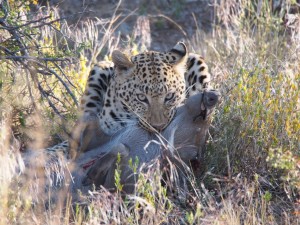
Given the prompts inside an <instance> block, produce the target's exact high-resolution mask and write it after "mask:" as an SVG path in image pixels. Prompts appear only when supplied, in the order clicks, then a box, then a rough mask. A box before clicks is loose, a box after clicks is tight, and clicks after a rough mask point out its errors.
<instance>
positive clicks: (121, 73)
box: [81, 42, 211, 135]
mask: <svg viewBox="0 0 300 225" xmlns="http://www.w3.org/2000/svg"><path fill="white" fill-rule="evenodd" d="M112 61H113V62H112V63H105V64H104V63H101V64H98V65H96V66H95V67H94V68H93V69H92V70H91V72H90V75H89V78H88V81H87V86H86V91H85V93H84V96H83V97H82V100H81V110H82V111H83V112H84V114H94V115H95V114H97V115H99V124H100V127H101V129H102V130H103V131H104V132H105V133H106V134H108V135H112V134H114V133H116V132H117V131H118V130H120V129H122V128H123V127H125V126H128V124H130V123H132V122H139V124H140V125H141V126H142V127H144V128H145V129H147V130H149V131H151V132H153V131H162V130H163V129H164V128H166V126H167V125H168V124H169V123H170V121H171V120H172V118H173V116H174V114H175V112H176V108H177V107H178V106H179V105H181V104H182V103H183V102H184V100H185V99H186V98H188V97H190V96H192V95H194V94H196V93H198V92H200V91H202V90H203V89H205V88H208V86H209V83H210V80H211V76H210V73H209V72H208V66H207V64H206V63H205V61H204V59H203V58H202V57H201V56H200V55H197V54H194V53H188V52H187V47H186V46H185V44H184V43H182V42H180V43H178V44H177V45H175V46H174V47H173V48H172V49H171V50H170V51H168V52H155V51H149V52H145V53H141V54H138V55H135V56H132V57H131V58H129V57H128V56H127V55H125V54H124V53H122V52H121V51H119V50H115V51H114V52H113V53H112Z"/></svg>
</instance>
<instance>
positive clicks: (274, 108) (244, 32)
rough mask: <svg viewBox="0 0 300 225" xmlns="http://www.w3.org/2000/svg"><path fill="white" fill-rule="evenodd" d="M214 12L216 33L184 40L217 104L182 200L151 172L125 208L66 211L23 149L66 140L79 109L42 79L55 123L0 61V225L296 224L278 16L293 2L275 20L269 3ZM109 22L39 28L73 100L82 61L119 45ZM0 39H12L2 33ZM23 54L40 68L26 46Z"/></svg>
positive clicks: (290, 31) (21, 73) (121, 203)
mask: <svg viewBox="0 0 300 225" xmlns="http://www.w3.org/2000/svg"><path fill="white" fill-rule="evenodd" d="M10 2H13V1H10ZM218 2H219V3H218V4H217V3H215V5H214V7H215V21H216V23H215V26H214V29H213V31H212V33H210V34H203V32H201V31H200V30H197V31H196V32H195V34H194V36H193V37H192V38H191V39H190V40H187V41H188V42H189V43H190V46H192V48H193V49H194V50H195V51H196V52H198V53H202V54H204V56H205V58H206V61H207V62H208V64H209V65H210V68H211V73H212V74H213V76H214V81H213V83H214V86H215V87H217V88H219V89H220V91H221V92H222V95H223V99H222V102H221V104H220V105H219V107H218V109H217V111H216V113H215V117H214V121H213V124H212V128H211V131H210V138H209V142H208V145H207V150H206V152H205V164H204V165H203V168H205V172H204V173H203V174H201V175H197V177H193V178H191V179H190V181H191V184H192V185H190V186H191V187H193V188H190V193H189V194H188V198H187V199H188V200H187V201H185V202H182V201H178V199H177V196H176V195H172V194H170V191H169V189H168V188H167V187H168V186H163V185H162V184H161V182H160V180H161V178H162V176H163V175H162V174H161V171H160V170H155V169H154V170H153V171H152V172H151V173H148V174H144V175H140V179H139V183H138V186H137V190H138V191H137V193H135V194H134V195H130V196H127V197H126V198H122V196H121V194H120V192H117V193H109V192H107V191H106V190H104V189H101V190H97V191H93V192H90V193H89V195H88V196H84V198H83V200H81V201H80V204H73V203H72V200H71V199H70V196H69V195H68V193H67V191H66V190H64V188H61V189H63V190H61V191H58V190H56V189H57V187H56V186H55V185H54V186H53V187H51V185H50V184H51V182H50V180H49V178H50V177H51V176H50V177H49V176H48V177H47V176H46V177H45V175H44V171H43V168H39V169H40V170H41V171H32V172H33V173H31V172H30V173H28V171H27V170H26V169H25V165H24V161H23V159H22V156H21V153H20V151H19V150H20V149H22V145H21V144H20V143H26V145H27V146H34V147H36V148H39V147H44V146H47V145H48V144H49V142H51V139H50V138H49V137H56V138H58V139H64V138H65V137H66V136H67V135H66V134H65V132H63V130H64V129H65V130H68V129H70V127H71V126H72V124H73V123H74V121H75V119H76V106H75V104H74V102H72V98H71V97H70V96H69V93H67V92H66V90H65V89H64V86H63V83H62V82H58V80H57V78H56V77H55V76H54V75H53V74H52V75H51V76H49V75H48V76H47V75H45V74H38V75H37V78H38V82H39V83H40V84H41V85H42V87H43V88H44V90H45V91H46V92H49V93H50V95H49V96H51V98H50V100H51V101H52V103H53V104H54V105H55V107H56V109H57V110H58V111H59V113H60V115H61V116H57V115H56V114H55V113H53V110H52V109H51V108H49V101H47V99H46V98H45V96H43V98H42V97H41V95H40V94H41V93H40V91H39V89H38V88H37V86H36V85H33V84H34V83H35V81H34V80H33V77H32V76H30V71H28V70H26V69H24V67H22V65H21V64H20V63H19V61H14V60H9V59H5V60H2V61H1V62H0V73H1V75H0V78H1V80H0V81H1V85H0V89H1V98H0V99H1V103H0V104H1V123H0V148H1V149H0V183H1V186H0V224H299V223H300V221H299V217H300V200H299V190H300V180H299V177H300V165H299V160H300V112H299V111H300V87H299V84H300V64H299V62H300V31H299V27H300V26H299V23H300V16H299V14H284V11H285V10H289V7H290V6H291V4H290V3H291V2H289V1H287V4H286V6H285V8H284V7H283V8H282V10H281V11H279V12H278V15H274V14H272V13H271V12H272V7H271V5H270V4H269V1H259V2H260V4H259V5H255V4H254V3H253V1H250V0H249V1H225V0H221V1H218ZM24 12H26V10H25V9H24ZM44 13H46V15H47V13H50V11H47V12H44ZM52 15H55V13H54V14H53V13H52ZM2 16H3V15H2V14H1V17H2ZM13 16H14V15H12V18H16V17H13ZM15 16H16V15H15ZM34 16H40V14H37V15H34ZM56 16H57V15H56ZM282 18H285V19H286V21H285V23H283V21H282ZM52 19H53V18H52ZM117 19H118V15H117V14H115V15H114V16H113V18H112V19H111V20H110V21H105V20H101V19H99V20H97V21H87V22H85V23H83V24H82V25H81V26H79V27H77V28H71V27H69V26H68V25H67V24H66V23H63V22H59V21H58V22H57V24H52V26H40V27H38V28H37V29H40V30H39V31H40V32H41V33H43V38H41V39H40V40H39V44H40V47H42V49H43V50H42V53H41V52H39V54H42V56H47V57H50V56H51V57H53V58H56V57H61V58H65V57H68V58H71V59H72V60H71V61H64V62H63V63H61V64H59V66H56V65H54V64H51V62H48V64H47V66H48V67H49V68H51V69H53V70H55V71H56V73H58V75H59V76H61V77H63V82H64V83H65V84H67V86H68V87H69V88H70V91H71V92H72V93H73V95H74V97H75V98H76V99H78V98H79V96H80V94H81V93H82V90H83V88H84V85H85V79H86V76H87V74H88V70H89V69H90V66H91V64H90V61H89V60H87V59H91V58H92V59H94V60H96V59H97V58H98V59H99V58H104V57H107V58H109V55H110V53H111V51H112V50H113V49H115V48H116V47H117V46H118V45H119V42H120V39H119V36H118V35H114V34H113V32H114V29H115V27H116V26H118V24H117V23H116V21H117ZM195 20H196V19H195ZM141 24H142V23H141ZM141 26H142V25H141ZM139 29H142V30H143V28H142V27H141V28H139ZM147 29H148V28H147V27H146V28H145V29H144V30H143V31H146V30H147ZM24 32H25V31H24ZM0 34H1V38H3V40H4V39H7V40H8V39H9V33H7V32H6V31H4V30H1V31H0ZM143 35H144V36H146V37H149V36H147V35H146V34H143ZM143 35H142V36H143ZM27 41H28V40H27ZM140 41H141V42H142V43H143V40H140ZM144 41H145V43H148V41H149V40H148V39H147V40H144ZM3 43H4V42H2V43H1V45H0V46H1V47H3V46H6V47H7V48H9V47H11V46H10V45H9V43H8V42H5V44H6V45H4V44H3ZM28 43H31V42H30V41H29V42H28ZM145 45H146V44H145ZM29 46H31V45H30V44H29ZM31 47H32V46H31ZM62 49H63V50H62ZM66 49H67V50H66ZM0 53H1V56H3V51H2V49H0ZM30 53H31V54H32V56H34V57H37V56H38V57H42V56H41V55H36V54H37V53H38V51H37V50H36V49H34V48H33V47H32V49H31V50H30ZM78 62H80V63H78ZM60 69H61V70H60ZM69 81H70V82H69ZM35 84H36V83H35ZM62 125H64V126H62ZM62 127H64V129H62ZM37 134H38V135H37ZM53 134H59V135H56V136H55V135H53ZM40 163H41V165H42V164H43V161H42V159H41V160H40ZM39 172H41V173H39ZM52 181H53V180H52ZM63 186H64V184H63ZM45 187H47V188H45ZM53 194H54V195H53Z"/></svg>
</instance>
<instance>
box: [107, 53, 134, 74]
mask: <svg viewBox="0 0 300 225" xmlns="http://www.w3.org/2000/svg"><path fill="white" fill-rule="evenodd" d="M112 61H113V63H114V64H115V67H116V68H117V69H119V70H125V71H126V70H128V69H130V68H132V67H133V63H132V62H131V61H130V60H129V59H128V57H127V56H126V55H125V54H124V53H123V52H121V51H119V50H115V51H113V53H112Z"/></svg>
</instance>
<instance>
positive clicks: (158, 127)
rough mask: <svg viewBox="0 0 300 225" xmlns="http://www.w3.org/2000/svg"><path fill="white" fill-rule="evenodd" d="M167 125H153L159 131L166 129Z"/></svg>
mask: <svg viewBox="0 0 300 225" xmlns="http://www.w3.org/2000/svg"><path fill="white" fill-rule="evenodd" d="M165 126H166V124H165V123H159V124H152V127H153V128H154V129H155V130H157V131H162V130H163V129H164V128H165Z"/></svg>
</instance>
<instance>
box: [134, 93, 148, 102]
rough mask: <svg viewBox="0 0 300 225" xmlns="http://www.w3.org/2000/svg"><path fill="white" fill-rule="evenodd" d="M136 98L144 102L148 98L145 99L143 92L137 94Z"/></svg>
mask: <svg viewBox="0 0 300 225" xmlns="http://www.w3.org/2000/svg"><path fill="white" fill-rule="evenodd" d="M136 96H137V99H138V100H139V101H140V102H145V103H148V99H147V96H146V95H144V94H137V95H136Z"/></svg>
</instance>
